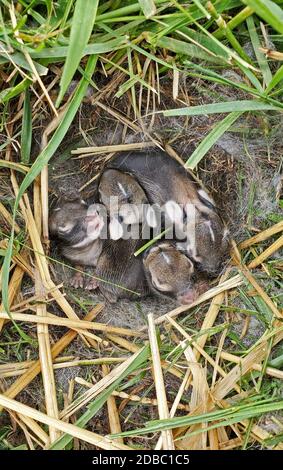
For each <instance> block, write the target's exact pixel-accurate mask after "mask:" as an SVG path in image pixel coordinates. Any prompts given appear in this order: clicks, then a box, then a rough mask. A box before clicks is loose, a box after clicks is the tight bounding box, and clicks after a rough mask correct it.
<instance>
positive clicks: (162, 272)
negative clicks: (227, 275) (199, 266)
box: [143, 241, 206, 304]
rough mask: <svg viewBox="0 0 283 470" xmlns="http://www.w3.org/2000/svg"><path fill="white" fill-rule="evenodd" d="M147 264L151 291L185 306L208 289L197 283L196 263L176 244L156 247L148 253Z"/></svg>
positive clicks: (145, 261)
mask: <svg viewBox="0 0 283 470" xmlns="http://www.w3.org/2000/svg"><path fill="white" fill-rule="evenodd" d="M143 265H144V270H145V275H146V279H147V281H148V284H149V287H150V289H151V290H152V291H153V292H154V293H155V294H157V295H162V296H166V297H172V298H175V299H176V300H177V301H178V302H179V303H181V304H191V303H192V302H194V301H195V300H196V299H197V297H198V296H199V295H200V293H201V292H202V291H203V289H205V288H206V284H204V283H203V284H201V283H200V282H197V280H196V272H195V269H194V265H193V263H192V261H191V260H190V259H189V258H188V257H187V256H186V255H185V254H184V253H182V252H180V251H179V250H178V249H177V248H176V246H175V245H174V244H173V243H170V242H167V241H162V242H160V243H157V244H155V245H153V246H152V247H151V248H150V249H149V250H148V251H146V252H145V254H144V258H143Z"/></svg>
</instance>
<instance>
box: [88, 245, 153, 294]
mask: <svg viewBox="0 0 283 470" xmlns="http://www.w3.org/2000/svg"><path fill="white" fill-rule="evenodd" d="M143 243H144V241H141V240H134V239H129V240H123V239H121V240H105V242H104V246H103V250H102V253H101V255H100V257H99V260H98V263H97V267H96V274H97V276H98V277H99V279H100V280H99V281H98V284H99V289H100V291H101V293H102V294H103V295H104V297H105V298H106V299H107V300H108V301H109V302H111V303H114V302H117V300H118V299H120V298H125V297H126V298H132V299H134V300H139V296H145V295H147V294H148V292H149V288H148V286H147V282H146V279H145V274H144V270H143V264H142V260H141V258H139V257H137V258H136V257H135V256H134V252H135V251H136V250H137V249H138V248H139V247H140V246H142V245H143ZM104 281H106V282H104ZM138 294H139V295H138Z"/></svg>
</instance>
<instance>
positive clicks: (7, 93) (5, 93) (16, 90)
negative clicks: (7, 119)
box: [0, 78, 31, 103]
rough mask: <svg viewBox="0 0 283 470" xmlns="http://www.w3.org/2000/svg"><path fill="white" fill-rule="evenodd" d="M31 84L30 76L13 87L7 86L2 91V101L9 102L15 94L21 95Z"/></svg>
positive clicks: (0, 93) (0, 94) (0, 100)
mask: <svg viewBox="0 0 283 470" xmlns="http://www.w3.org/2000/svg"><path fill="white" fill-rule="evenodd" d="M30 84H31V80H29V79H28V78H24V80H22V81H21V82H20V83H18V84H17V85H15V86H14V87H11V88H6V89H5V90H2V91H1V92H0V103H7V102H8V101H10V100H11V99H12V98H15V96H18V95H20V94H21V93H22V92H23V91H25V90H26V89H27V88H28V87H29V85H30Z"/></svg>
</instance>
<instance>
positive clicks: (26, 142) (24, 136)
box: [21, 89, 32, 164]
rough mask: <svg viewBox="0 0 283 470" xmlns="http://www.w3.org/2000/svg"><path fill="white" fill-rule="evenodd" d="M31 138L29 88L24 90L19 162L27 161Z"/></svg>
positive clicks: (25, 162)
mask: <svg viewBox="0 0 283 470" xmlns="http://www.w3.org/2000/svg"><path fill="white" fill-rule="evenodd" d="M31 139H32V112H31V106H30V93H29V89H27V90H26V92H25V100H24V112H23V124H22V132H21V162H22V163H24V164H27V163H29V159H30V150H31Z"/></svg>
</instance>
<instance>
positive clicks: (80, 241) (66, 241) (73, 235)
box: [49, 199, 104, 288]
mask: <svg viewBox="0 0 283 470" xmlns="http://www.w3.org/2000/svg"><path fill="white" fill-rule="evenodd" d="M103 227H104V218H103V215H102V214H101V207H100V206H99V207H98V205H95V204H93V205H91V206H88V205H87V204H86V203H85V202H84V201H82V200H81V199H77V200H74V201H65V200H62V201H61V202H60V201H59V202H58V203H57V205H56V206H55V208H54V209H53V210H52V211H51V214H50V217H49V230H50V234H51V236H52V237H54V238H56V239H57V240H59V243H60V249H61V252H62V255H63V256H64V257H65V258H66V259H68V260H69V261H71V262H72V263H74V264H75V265H76V266H77V267H78V268H79V267H80V266H81V265H83V266H96V264H97V261H98V258H99V256H100V254H101V251H102V245H103V242H102V240H101V238H100V235H101V232H102V229H103ZM71 284H72V285H73V286H74V287H83V278H82V274H81V273H76V274H75V276H74V277H73V279H72V281H71ZM87 287H88V288H95V287H96V282H95V280H91V281H90V282H89V283H88V286H87Z"/></svg>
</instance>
